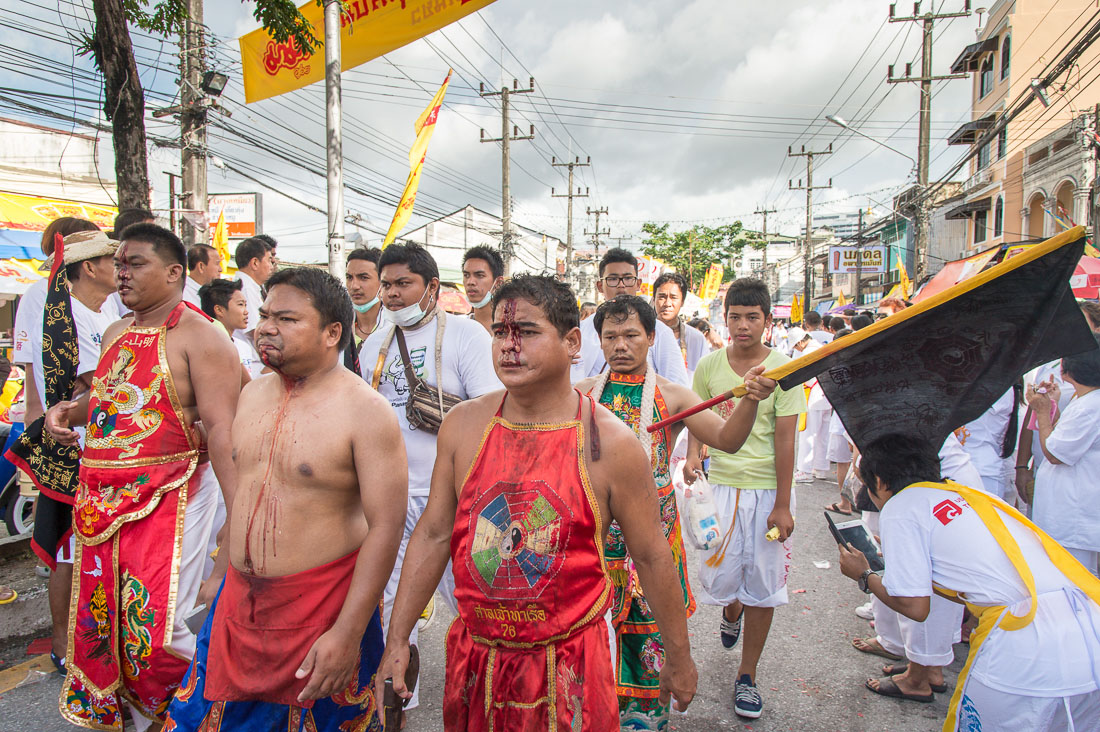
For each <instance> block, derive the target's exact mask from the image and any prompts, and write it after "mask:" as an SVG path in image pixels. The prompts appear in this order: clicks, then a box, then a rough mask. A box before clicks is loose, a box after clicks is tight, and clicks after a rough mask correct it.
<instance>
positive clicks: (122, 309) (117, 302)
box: [99, 290, 134, 320]
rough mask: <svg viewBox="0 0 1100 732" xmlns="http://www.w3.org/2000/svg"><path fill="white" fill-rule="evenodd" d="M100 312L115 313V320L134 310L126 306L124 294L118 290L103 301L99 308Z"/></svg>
mask: <svg viewBox="0 0 1100 732" xmlns="http://www.w3.org/2000/svg"><path fill="white" fill-rule="evenodd" d="M99 312H101V313H108V312H109V313H114V315H115V320H121V319H122V318H124V317H126V316H127V315H129V314H130V313H132V312H134V311H133V310H131V309H130V308H128V307H126V305H125V303H123V302H122V295H119V294H118V291H117V290H116V291H115V292H112V293H111V294H110V295H108V296H107V299H106V300H104V301H103V307H101V308H100V309H99Z"/></svg>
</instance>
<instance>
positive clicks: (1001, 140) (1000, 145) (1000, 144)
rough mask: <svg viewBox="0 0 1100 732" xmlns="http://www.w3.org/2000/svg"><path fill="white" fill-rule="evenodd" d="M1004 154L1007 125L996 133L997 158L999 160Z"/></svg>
mask: <svg viewBox="0 0 1100 732" xmlns="http://www.w3.org/2000/svg"><path fill="white" fill-rule="evenodd" d="M1005 155H1008V125H1005V126H1004V127H1002V128H1001V131H1000V132H999V133H997V159H998V160H1000V159H1001V158H1003V157H1004V156H1005Z"/></svg>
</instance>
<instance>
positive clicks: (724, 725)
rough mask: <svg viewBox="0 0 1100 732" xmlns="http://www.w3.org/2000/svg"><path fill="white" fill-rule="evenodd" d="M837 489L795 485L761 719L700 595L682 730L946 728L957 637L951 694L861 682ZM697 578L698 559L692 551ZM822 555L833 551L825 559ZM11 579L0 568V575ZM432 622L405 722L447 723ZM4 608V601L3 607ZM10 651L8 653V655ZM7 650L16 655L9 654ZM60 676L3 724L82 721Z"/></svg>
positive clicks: (863, 662) (427, 730)
mask: <svg viewBox="0 0 1100 732" xmlns="http://www.w3.org/2000/svg"><path fill="white" fill-rule="evenodd" d="M835 498H836V495H835V486H830V485H828V484H826V483H824V482H822V481H818V482H816V483H814V484H812V485H799V486H798V505H797V512H796V531H795V535H794V553H793V554H794V566H793V568H792V571H791V576H790V581H789V585H788V586H789V588H790V600H791V602H790V604H789V605H787V606H786V607H784V608H780V609H778V610H777V611H776V614H775V622H774V624H773V626H772V631H771V635H770V636H769V638H768V645H767V647H766V648H765V649H764V656H763V659H762V660H761V663H760V671H759V678H758V680H757V682H758V685H759V687H760V690H761V693H762V694H763V696H764V714H763V716H762V717H761V718H760V719H758V720H753V721H748V720H740V719H739V718H738V717H737V716H736V715H734V713H733V682H734V677H735V674H736V672H737V664H738V660H739V658H740V646H738V647H735V648H734V649H732V650H729V651H727V650H725V649H724V648H722V645H721V643H720V641H719V639H718V623H719V609H718V608H716V607H710V606H706V605H700V607H699V609H698V610H697V611H696V613H695V615H694V616H693V617H692V618H691V619H690V620H689V622H688V629H689V631H690V633H691V636H692V638H691V643H692V653H693V655H694V658H695V663H696V665H697V666H698V668H699V693H698V696H697V697H696V698H695V701H694V703H693V704H692V705H691V708H690V709H689V710H688V712H687V713H686V715H684V716H678V717H674V718H673V720H672V722H671V727H672V729H675V730H679V731H681V732H713V731H714V730H755V731H756V732H779V731H780V730H783V731H786V730H797V731H800V732H801V731H804V730H813V731H814V732H817V731H819V730H820V731H822V732H825V731H829V730H836V731H840V732H863V731H867V732H895V731H902V730H905V731H909V730H913V731H925V730H927V731H928V732H933V731H934V730H938V729H940V726H941V724H942V723H943V718H944V715H945V714H946V711H947V702H948V698H949V694H950V692H951V690H952V688H953V686H954V681H955V675H956V673H957V672H958V670H959V669H960V668H961V666H962V660H963V659H964V658H965V653H966V647H965V646H957V647H956V657H957V660H956V663H955V664H953V665H952V666H951V667H950V668H949V669H948V671H947V673H946V677H947V682H948V684H949V685H950V686H951V687H952V688H949V689H948V694H940V695H937V699H936V701H935V702H934V703H932V704H920V703H916V702H900V701H896V700H893V699H885V698H882V697H879V696H877V695H875V694H873V693H871V692H870V691H867V690H866V689H865V688H864V687H863V682H864V681H865V680H866V679H867V678H868V677H870V676H873V675H878V674H877V673H876V672H877V671H878V669H879V668H880V666H881V664H882V663H884V661H882V659H879V658H878V657H875V656H867V655H864V654H861V653H859V652H857V651H855V650H854V649H853V648H852V647H851V644H850V642H851V640H852V639H853V638H857V637H861V636H866V635H869V634H871V630H870V628H869V626H868V623H867V622H866V621H864V620H861V619H859V618H857V617H856V616H855V614H854V613H853V610H854V609H855V607H856V606H858V605H860V604H862V603H863V602H864V600H865V596H864V595H863V593H861V592H859V590H858V589H857V588H856V586H855V583H854V582H852V581H850V580H848V579H846V578H845V577H843V576H842V575H841V574H840V570H839V569H838V567H837V553H836V548H835V545H834V544H833V542H832V540H831V538H830V537H829V534H828V531H827V529H826V528H825V523H824V519H823V518H822V515H821V510H822V506H824V505H825V504H826V503H828V502H831V501H832V500H834V499H835ZM690 554H691V553H690V550H689V557H690V563H691V566H692V578H693V579H694V573H695V565H696V563H697V562H696V559H695V558H694V557H691V556H690ZM815 560H819V561H820V560H827V561H828V562H829V563H830V567H829V568H828V569H818V568H817V567H815V566H814V561H815ZM4 581H6V579H5V578H4V577H3V576H0V582H4ZM437 607H438V608H439V609H438V610H437V611H436V613H437V615H436V617H435V618H434V620H433V623H432V624H431V625H430V626H429V627H428V628H427V629H426V630H425V631H423V632H422V633H421V636H420V637H421V641H420V648H421V656H422V664H423V665H422V678H421V688H422V691H421V706H420V708H419V709H417V710H415V711H413V712H411V713H410V718H409V724H408V727H407V730H408V732H436V731H437V730H441V729H442V726H443V725H442V712H441V702H442V697H443V637H444V634H445V633H446V629H447V625H448V624H449V622H450V618H449V617H448V614H449V613H448V610H447V608H446V606H444V605H443V604H442V603H437ZM2 612H3V608H0V613H2ZM8 659H11V655H10V654H9V655H8ZM10 662H11V661H10V660H9V664H10ZM60 688H61V679H60V678H59V677H58V676H57V675H50V676H47V677H44V678H42V679H41V680H40V681H37V682H35V683H30V684H27V685H25V686H23V687H20V688H17V689H14V690H12V691H10V692H8V693H6V694H3V695H0V732H9V731H10V732H62V731H67V730H72V729H75V728H74V727H72V726H71V725H69V724H68V723H66V722H64V721H63V720H62V719H61V717H60V715H59V714H58V712H57V706H56V705H57V696H58V693H59V691H60Z"/></svg>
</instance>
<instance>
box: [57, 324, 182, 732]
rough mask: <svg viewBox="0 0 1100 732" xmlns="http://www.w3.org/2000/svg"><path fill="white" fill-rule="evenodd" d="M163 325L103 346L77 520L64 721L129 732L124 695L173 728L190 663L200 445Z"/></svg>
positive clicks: (133, 332)
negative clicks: (169, 714) (184, 559)
mask: <svg viewBox="0 0 1100 732" xmlns="http://www.w3.org/2000/svg"><path fill="white" fill-rule="evenodd" d="M184 307H185V303H182V302H181V303H180V304H179V305H178V306H177V307H176V308H175V309H174V310H173V311H172V313H171V315H169V317H168V320H167V322H166V323H165V324H164V325H162V326H160V327H159V328H151V327H145V328H139V327H134V326H130V327H129V328H127V329H126V330H125V331H123V333H122V335H121V336H119V337H118V338H117V339H116V340H115V341H114V342H113V343H111V344H110V345H109V346H107V347H106V348H104V350H103V354H102V356H101V357H100V360H99V365H98V367H97V368H96V373H95V377H94V378H93V380H92V396H91V401H90V402H89V412H90V418H89V422H88V431H87V435H86V437H85V446H84V457H83V460H82V462H81V466H80V485H79V488H78V489H77V494H76V504H75V506H74V513H73V531H74V533H75V535H76V539H77V541H76V557H75V565H74V570H73V590H72V608H73V610H72V612H70V614H69V651H68V671H69V673H68V677H67V678H66V680H65V685H64V687H63V688H62V690H61V698H60V707H61V713H62V715H63V716H64V717H65V718H66V719H68V720H69V721H70V722H72V723H74V724H78V725H81V726H84V727H91V728H93V729H108V730H119V729H122V725H123V709H122V700H126V701H127V702H129V703H130V704H131V705H132V706H133V707H134V708H135V709H136V710H137V711H138V712H140V713H141V714H143V715H145V716H146V717H149V718H150V719H154V720H158V721H163V719H164V714H165V711H166V710H167V709H168V702H169V701H170V700H171V699H172V694H173V693H174V692H175V690H176V687H178V686H179V682H180V680H181V679H182V678H183V674H184V672H185V671H186V670H187V664H188V662H189V661H190V658H184V657H183V656H181V655H179V654H178V653H176V652H175V651H173V650H172V649H171V648H170V647H169V645H170V644H171V642H172V629H173V625H174V623H175V614H176V612H177V607H176V579H177V577H178V573H179V562H180V552H181V545H182V541H183V519H184V509H185V508H186V506H187V496H188V492H189V491H190V490H192V489H196V488H197V487H198V475H197V474H196V472H195V466H196V464H197V462H198V455H199V452H198V443H197V440H196V439H195V436H194V435H193V434H192V431H191V429H190V428H189V426H188V425H185V424H184V417H183V409H182V408H181V406H180V403H179V399H178V398H177V396H176V390H175V386H174V385H173V383H172V375H171V373H170V372H169V370H168V357H167V354H166V344H165V338H166V334H167V332H168V330H169V329H170V328H172V327H174V326H175V325H176V324H177V323H178V322H179V319H180V314H181V313H182V312H183V309H184Z"/></svg>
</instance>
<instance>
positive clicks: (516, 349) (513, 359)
mask: <svg viewBox="0 0 1100 732" xmlns="http://www.w3.org/2000/svg"><path fill="white" fill-rule="evenodd" d="M501 325H503V326H504V332H505V336H504V337H505V341H506V342H507V341H511V343H512V348H511V350H509V351H505V352H504V353H503V354H501V357H500V365H501V366H519V354H520V351H522V350H523V336H522V335H521V334H520V330H519V326H518V325H516V301H515V300H514V299H513V300H509V301H508V302H506V303H505V304H504V315H503V317H502V318H501Z"/></svg>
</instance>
